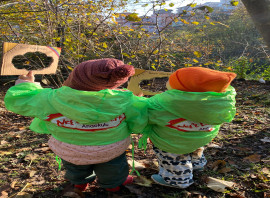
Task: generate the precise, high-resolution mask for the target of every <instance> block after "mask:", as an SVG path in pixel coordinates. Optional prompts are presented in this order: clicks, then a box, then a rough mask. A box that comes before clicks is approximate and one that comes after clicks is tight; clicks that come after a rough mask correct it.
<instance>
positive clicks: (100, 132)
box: [4, 83, 147, 146]
mask: <svg viewBox="0 0 270 198" xmlns="http://www.w3.org/2000/svg"><path fill="white" fill-rule="evenodd" d="M4 100H5V105H6V108H7V109H8V110H10V111H13V112H15V113H18V114H21V115H24V116H30V117H35V119H34V120H33V122H32V123H31V125H30V129H31V130H33V131H35V132H38V133H46V134H51V135H52V136H53V137H54V138H55V139H57V140H59V141H61V142H65V143H69V144H74V145H88V146H96V145H108V144H112V143H115V142H118V141H121V140H123V139H125V138H127V137H129V136H130V134H131V133H132V132H134V133H139V132H141V130H142V129H143V128H144V127H145V125H146V123H147V114H146V110H147V109H146V103H145V102H141V100H143V99H142V98H140V97H137V96H134V95H133V93H132V92H130V91H119V90H109V89H106V90H101V91H97V92H96V91H95V92H94V91H93V92H92V91H79V90H74V89H72V88H70V87H66V86H63V87H61V88H59V89H50V88H42V87H41V86H39V85H36V84H34V83H21V84H18V85H16V86H13V87H11V88H10V89H9V90H8V91H7V93H6V96H5V99H4Z"/></svg>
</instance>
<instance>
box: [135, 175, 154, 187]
mask: <svg viewBox="0 0 270 198" xmlns="http://www.w3.org/2000/svg"><path fill="white" fill-rule="evenodd" d="M134 183H135V184H137V185H140V186H145V187H152V183H153V181H152V180H150V179H147V178H146V177H144V176H139V177H136V178H134Z"/></svg>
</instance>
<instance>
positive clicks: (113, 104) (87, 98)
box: [49, 86, 134, 124]
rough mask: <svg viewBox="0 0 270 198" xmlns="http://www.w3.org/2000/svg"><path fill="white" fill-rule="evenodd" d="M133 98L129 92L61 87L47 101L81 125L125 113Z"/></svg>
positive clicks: (106, 119)
mask: <svg viewBox="0 0 270 198" xmlns="http://www.w3.org/2000/svg"><path fill="white" fill-rule="evenodd" d="M133 96H134V95H133V93H132V92H130V91H120V90H111V89H105V90H101V91H79V90H75V89H72V88H70V87H67V86H63V87H61V88H59V89H57V90H56V91H55V92H53V93H52V94H51V95H50V96H49V101H50V103H51V105H52V106H53V108H54V109H55V110H56V111H57V112H59V113H61V114H62V115H64V116H66V117H68V118H70V119H72V120H76V121H77V122H79V123H81V124H95V123H100V122H107V121H108V120H112V119H115V118H116V117H118V116H120V115H121V114H123V113H125V112H126V110H127V107H128V106H129V105H130V103H131V102H132V97H133Z"/></svg>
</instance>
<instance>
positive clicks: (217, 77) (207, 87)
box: [169, 67, 236, 92]
mask: <svg viewBox="0 0 270 198" xmlns="http://www.w3.org/2000/svg"><path fill="white" fill-rule="evenodd" d="M235 77H236V74H235V73H231V72H222V71H216V70H212V69H208V68H204V67H187V68H181V69H178V70H177V71H176V72H174V73H173V74H171V76H170V77H169V83H170V86H171V88H173V89H178V90H181V91H188V92H207V91H214V92H225V90H226V89H227V87H228V86H229V85H230V83H231V82H232V80H233V79H234V78H235Z"/></svg>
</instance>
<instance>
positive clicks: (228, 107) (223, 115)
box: [150, 86, 236, 125]
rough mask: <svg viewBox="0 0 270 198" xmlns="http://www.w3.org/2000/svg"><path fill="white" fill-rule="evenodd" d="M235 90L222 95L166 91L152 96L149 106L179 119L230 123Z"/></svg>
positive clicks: (233, 107)
mask: <svg viewBox="0 0 270 198" xmlns="http://www.w3.org/2000/svg"><path fill="white" fill-rule="evenodd" d="M235 96H236V92H235V89H234V88H233V87H232V86H230V87H228V89H227V90H226V92H223V93H217V92H185V91H180V90H176V89H172V90H168V91H165V92H163V93H162V94H158V95H156V96H153V97H152V98H151V99H150V105H151V104H152V105H153V104H155V105H156V104H158V105H159V106H161V107H163V108H164V109H166V111H169V112H170V113H172V114H174V115H176V116H177V117H179V118H185V119H188V120H192V121H195V122H202V123H206V124H212V125H220V124H222V123H223V122H230V121H231V120H232V119H233V118H234V116H235V113H236V108H235Z"/></svg>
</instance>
